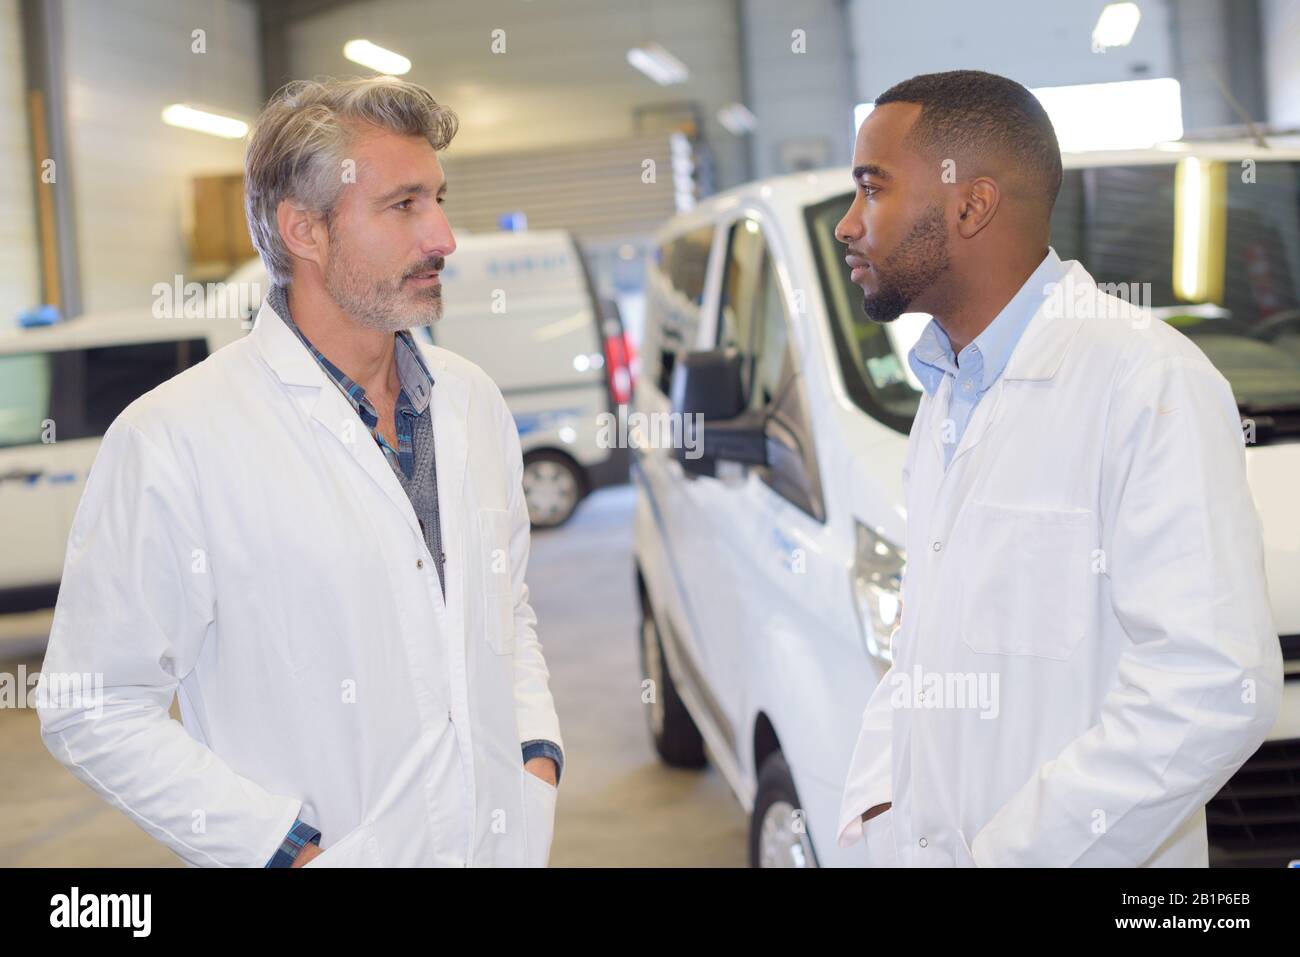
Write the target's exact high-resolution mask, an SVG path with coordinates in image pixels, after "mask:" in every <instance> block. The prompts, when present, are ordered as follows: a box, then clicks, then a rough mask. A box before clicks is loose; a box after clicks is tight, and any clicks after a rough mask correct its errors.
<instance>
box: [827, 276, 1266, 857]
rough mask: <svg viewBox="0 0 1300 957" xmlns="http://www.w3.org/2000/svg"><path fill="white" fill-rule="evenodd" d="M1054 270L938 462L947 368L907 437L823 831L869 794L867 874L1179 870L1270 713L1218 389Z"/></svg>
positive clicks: (1200, 847)
mask: <svg viewBox="0 0 1300 957" xmlns="http://www.w3.org/2000/svg"><path fill="white" fill-rule="evenodd" d="M1067 266H1068V270H1069V271H1068V274H1067V277H1066V279H1065V281H1063V283H1062V284H1061V288H1062V289H1063V290H1065V292H1066V294H1065V295H1064V296H1062V297H1061V298H1059V299H1056V300H1053V299H1052V298H1047V299H1045V300H1044V305H1043V307H1042V308H1040V309H1039V310H1038V312H1037V313H1036V314H1035V316H1034V317H1033V319H1032V320H1031V322H1030V324H1029V326H1028V327H1027V328H1026V330H1025V333H1024V335H1023V337H1022V338H1021V341H1020V343H1019V344H1018V346H1017V348H1016V349H1015V351H1014V353H1013V354H1012V356H1011V359H1010V361H1009V362H1008V365H1007V368H1006V370H1005V372H1004V374H1003V376H1002V377H1001V379H1000V380H999V381H998V382H997V383H995V385H994V386H993V387H992V388H991V389H990V390H989V392H988V393H987V394H986V395H985V396H984V397H983V399H982V400H981V401H980V404H979V405H978V406H977V407H976V409H975V412H974V413H973V415H972V418H971V421H970V422H969V424H968V427H967V429H966V432H965V434H964V435H963V437H962V439H961V442H960V443H959V445H958V448H957V450H956V451H955V453H954V455H953V458H952V463H951V466H950V467H949V469H948V470H947V472H946V473H945V471H944V467H943V456H942V436H943V430H944V421H943V420H944V417H945V416H944V412H943V410H944V409H946V408H947V406H948V390H949V388H950V386H951V379H950V378H945V380H944V382H943V384H942V386H941V387H940V388H939V390H938V391H937V393H936V395H934V396H930V395H928V394H927V395H925V396H923V397H922V399H921V403H920V408H919V410H918V412H917V415H916V420H915V422H914V424H913V426H912V432H911V436H910V438H909V441H908V450H907V458H906V462H905V466H904V483H905V488H906V495H907V570H906V574H905V576H904V582H903V613H902V622H901V626H900V630H899V632H898V633H897V635H896V637H895V641H894V646H893V649H894V652H893V653H894V661H893V665H892V667H891V668H890V670H889V671H888V672H887V673H886V674H885V676H884V678H883V679H882V681H881V683H880V685H879V686H878V687H877V688H876V690H875V692H874V693H873V694H872V696H871V698H870V701H869V703H868V705H867V708H866V710H865V713H864V715H863V721H862V729H861V732H860V736H859V739H858V744H857V747H856V749H855V751H854V755H853V758H852V762H851V767H850V770H849V774H848V779H847V783H846V786H845V792H844V798H843V803H842V806H841V811H840V822H839V841H840V844H841V845H842V846H848V845H850V844H852V843H854V842H855V841H857V840H858V839H859V838H860V837H861V836H862V834H863V831H864V826H863V825H862V823H861V820H860V816H861V814H862V812H863V811H865V810H867V809H868V808H870V807H873V806H875V805H877V804H881V803H884V802H887V801H892V802H893V807H892V809H891V810H888V811H886V812H884V813H883V814H881V815H879V816H877V817H875V818H873V819H872V820H870V821H869V822H867V823H866V825H865V832H866V834H865V836H866V840H867V855H866V856H867V862H868V863H869V864H873V865H879V866H893V865H902V866H909V865H918V866H929V865H937V866H972V865H975V866H1070V865H1077V866H1135V865H1173V866H1205V865H1206V863H1207V853H1208V848H1207V842H1206V830H1205V813H1204V805H1205V803H1206V802H1207V801H1208V800H1209V799H1210V798H1211V797H1212V796H1213V795H1214V794H1215V792H1216V791H1218V789H1219V788H1220V787H1221V786H1222V785H1223V783H1224V782H1225V781H1226V780H1227V779H1228V778H1229V777H1231V775H1232V774H1233V772H1234V771H1235V770H1236V769H1237V768H1238V767H1239V766H1240V765H1241V763H1242V762H1243V761H1245V759H1246V758H1247V757H1249V756H1250V754H1251V753H1252V752H1253V751H1254V750H1255V748H1256V747H1258V745H1259V744H1260V742H1261V741H1263V740H1264V738H1265V736H1266V735H1267V733H1268V731H1269V729H1270V728H1271V726H1272V724H1273V721H1274V717H1275V714H1276V710H1277V707H1278V700H1279V695H1280V692H1281V682H1282V665H1281V653H1280V650H1279V645H1278V639H1277V633H1276V631H1275V630H1274V628H1273V624H1272V618H1271V615H1270V611H1269V601H1268V595H1267V592H1266V586H1265V579H1264V559H1263V550H1262V545H1261V538H1260V529H1259V520H1258V516H1257V514H1256V512H1255V509H1254V506H1253V503H1252V501H1251V498H1250V492H1249V489H1248V488H1247V484H1246V475H1245V465H1244V451H1243V441H1242V431H1241V425H1240V421H1239V416H1238V412H1237V408H1236V405H1235V403H1234V401H1233V397H1232V393H1231V390H1230V388H1229V386H1228V384H1227V382H1226V380H1225V379H1224V378H1223V377H1222V375H1220V374H1219V372H1218V371H1217V370H1216V369H1215V368H1214V367H1213V365H1212V364H1211V363H1210V362H1209V360H1208V359H1207V358H1206V357H1205V356H1204V354H1203V353H1202V352H1201V351H1200V350H1199V349H1198V348H1196V346H1195V345H1193V344H1192V342H1191V341H1190V340H1189V339H1187V338H1186V337H1185V336H1183V335H1182V334H1181V333H1179V332H1177V331H1175V330H1174V329H1172V328H1171V327H1169V326H1167V325H1166V324H1165V323H1164V322H1162V321H1159V320H1153V319H1150V318H1149V317H1147V318H1146V319H1143V318H1134V317H1133V316H1131V315H1123V304H1122V303H1120V302H1119V301H1118V300H1116V299H1113V298H1112V297H1108V296H1103V295H1102V294H1101V292H1100V291H1098V290H1097V288H1096V284H1095V283H1094V282H1093V281H1092V278H1091V277H1090V276H1089V275H1088V273H1087V272H1086V270H1084V269H1083V267H1082V266H1080V265H1079V264H1078V263H1077V262H1071V263H1068V264H1067ZM1062 302H1064V304H1065V305H1064V307H1062V305H1061V303H1062ZM1117 313H1119V315H1117ZM918 669H919V671H918ZM931 675H937V676H938V679H937V680H942V681H944V682H945V683H946V684H947V683H950V684H949V685H948V687H949V689H950V690H948V691H947V692H946V693H939V692H938V691H937V688H938V685H935V684H930V685H928V687H929V688H930V689H931V694H930V696H922V697H920V698H919V699H918V697H917V696H916V695H915V694H912V696H910V697H909V696H908V694H909V691H913V692H914V690H915V689H916V688H917V687H920V688H922V689H925V688H927V684H926V683H927V682H928V681H935V680H936V679H932V678H930V676H931ZM918 677H919V678H920V680H919V681H918V680H917V679H918ZM995 679H996V690H997V694H996V695H992V694H989V695H988V696H987V698H986V701H995V702H996V707H995V708H990V707H987V706H985V707H981V706H979V705H978V704H977V705H976V706H969V705H971V703H972V701H974V700H975V698H976V696H975V695H971V694H969V693H968V694H967V695H966V697H965V701H964V703H965V704H966V705H968V706H966V707H963V706H962V705H963V697H962V691H961V689H962V688H964V689H965V690H966V691H967V692H970V691H973V690H974V689H976V688H977V687H978V682H979V681H981V680H983V681H984V688H985V689H986V690H989V691H991V690H992V689H993V688H994V687H995V686H994V680H995ZM936 703H937V704H941V705H944V707H926V706H918V705H926V704H929V705H934V704H936ZM909 705H910V706H909ZM982 715H989V716H988V717H984V716H982Z"/></svg>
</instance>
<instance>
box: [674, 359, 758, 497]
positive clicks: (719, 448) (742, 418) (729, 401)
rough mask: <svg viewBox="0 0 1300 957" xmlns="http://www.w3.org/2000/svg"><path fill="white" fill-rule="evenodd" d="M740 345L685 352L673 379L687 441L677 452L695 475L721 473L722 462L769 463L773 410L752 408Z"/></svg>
mask: <svg viewBox="0 0 1300 957" xmlns="http://www.w3.org/2000/svg"><path fill="white" fill-rule="evenodd" d="M743 361H744V358H743V357H742V356H741V355H740V353H739V352H737V351H736V350H735V349H732V348H726V349H709V350H706V351H701V352H689V353H687V354H685V355H684V356H682V357H681V359H680V360H679V362H678V370H677V373H676V376H675V378H674V381H673V394H672V406H673V412H674V413H675V415H676V416H678V417H679V418H680V419H681V421H682V431H681V434H682V436H683V442H682V444H681V445H680V446H678V447H677V448H676V449H675V450H674V452H673V455H674V457H675V458H676V459H677V461H678V462H680V463H681V465H682V470H683V471H685V472H687V473H689V474H691V475H709V476H716V475H717V465H718V462H737V463H740V464H743V465H766V464H767V434H766V431H765V425H766V420H767V413H766V412H765V411H764V410H762V409H747V408H746V403H745V392H744V386H743V383H742V381H741V368H742V363H743Z"/></svg>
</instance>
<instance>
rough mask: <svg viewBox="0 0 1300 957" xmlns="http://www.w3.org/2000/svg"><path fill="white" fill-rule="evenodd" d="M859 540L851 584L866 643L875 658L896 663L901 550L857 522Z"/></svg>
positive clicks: (899, 618)
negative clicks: (894, 643) (894, 652)
mask: <svg viewBox="0 0 1300 957" xmlns="http://www.w3.org/2000/svg"><path fill="white" fill-rule="evenodd" d="M853 524H854V526H855V537H856V539H857V542H856V547H855V548H854V554H853V569H852V573H851V584H852V587H853V608H854V610H855V611H856V612H857V614H858V626H859V627H860V628H861V629H862V639H863V641H865V642H866V645H867V651H868V652H869V653H870V654H871V655H872V657H874V658H877V659H879V660H880V661H883V662H885V663H886V664H888V663H890V662H892V661H893V648H892V643H893V638H894V632H895V631H897V630H898V623H899V621H900V620H901V618H902V612H903V566H904V565H905V564H906V560H907V559H906V555H905V553H904V552H903V550H902V549H901V548H899V547H898V546H896V545H894V544H893V543H892V542H890V541H889V540H888V539H885V538H883V537H882V536H880V535H878V534H876V533H875V532H873V531H872V530H871V529H869V528H867V526H865V525H863V524H862V523H861V522H859V521H854V523H853Z"/></svg>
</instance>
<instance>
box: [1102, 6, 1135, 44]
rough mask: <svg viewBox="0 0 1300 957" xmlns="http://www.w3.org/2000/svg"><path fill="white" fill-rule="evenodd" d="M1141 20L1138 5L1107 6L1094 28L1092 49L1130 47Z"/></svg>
mask: <svg viewBox="0 0 1300 957" xmlns="http://www.w3.org/2000/svg"><path fill="white" fill-rule="evenodd" d="M1141 19H1142V11H1141V10H1139V9H1138V5H1137V4H1136V3H1108V4H1106V6H1105V7H1103V8H1102V11H1101V16H1099V17H1098V18H1097V25H1096V26H1095V27H1093V28H1092V48H1093V49H1094V50H1105V49H1108V48H1110V47H1126V46H1128V45H1129V43H1131V42H1132V40H1133V34H1134V33H1136V32H1137V28H1138V21H1140V20H1141Z"/></svg>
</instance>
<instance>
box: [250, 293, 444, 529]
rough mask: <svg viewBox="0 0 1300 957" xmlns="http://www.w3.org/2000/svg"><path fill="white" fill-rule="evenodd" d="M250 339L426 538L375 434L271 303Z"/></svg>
mask: <svg viewBox="0 0 1300 957" xmlns="http://www.w3.org/2000/svg"><path fill="white" fill-rule="evenodd" d="M249 337H250V338H251V339H252V340H253V342H254V344H255V345H256V346H257V349H258V351H259V352H260V353H261V354H262V357H263V359H265V360H266V363H267V365H269V366H270V367H271V369H272V371H274V372H275V374H276V375H277V376H278V377H279V378H280V381H282V382H283V383H284V384H285V385H286V386H289V387H290V394H291V397H292V398H293V399H294V401H295V402H297V403H298V405H299V407H300V408H302V409H303V410H304V411H306V412H307V413H308V414H309V415H310V416H311V418H312V419H313V420H314V421H316V422H319V423H320V424H321V426H322V427H323V428H324V429H325V431H326V432H328V433H329V434H330V435H331V436H332V437H333V439H334V440H335V441H336V442H338V443H339V444H340V445H341V446H343V448H344V449H346V450H347V452H348V454H349V455H350V456H351V457H352V458H353V460H354V461H355V462H356V463H357V465H359V466H360V467H361V469H362V470H363V471H364V472H365V473H366V474H367V475H369V476H370V478H371V479H372V480H373V481H374V482H375V484H376V485H378V486H379V489H380V491H382V492H383V493H384V495H385V496H387V497H388V500H389V501H390V502H391V503H392V504H393V506H394V507H395V508H396V509H397V510H398V511H399V512H401V513H402V517H403V518H404V519H405V520H406V523H407V525H409V526H410V527H411V529H412V530H413V531H414V532H415V534H416V535H417V536H421V537H422V533H421V531H420V522H419V519H418V518H417V517H416V515H415V509H414V508H412V507H411V500H410V498H409V497H408V496H407V494H406V490H405V489H403V488H402V483H401V482H399V481H398V480H397V476H396V475H395V474H393V468H392V466H391V465H389V464H388V460H387V459H386V458H385V457H384V453H383V452H382V451H381V450H380V448H379V444H378V443H377V442H375V440H374V438H373V437H372V436H371V435H370V430H369V429H367V428H366V425H365V423H364V422H362V421H361V419H360V417H359V416H358V415H357V413H356V410H355V409H353V408H352V405H351V403H349V402H348V400H347V399H346V398H345V397H344V395H343V393H342V392H340V391H339V389H338V387H337V386H335V385H334V383H332V382H331V381H330V379H329V376H328V375H327V374H326V373H325V370H324V369H322V368H321V367H320V364H319V363H318V362H317V361H316V360H315V359H314V358H312V355H311V353H309V352H308V351H307V350H306V348H305V347H304V346H303V344H302V343H301V342H300V341H299V340H298V337H297V336H295V335H294V334H293V332H292V330H290V329H289V327H288V326H286V325H285V324H284V321H283V320H282V319H281V318H280V317H279V316H278V315H277V314H276V312H275V310H274V309H272V308H271V306H270V304H269V303H264V304H263V305H262V309H261V311H260V312H259V313H258V314H257V321H256V323H255V324H254V326H253V331H252V332H251V333H249Z"/></svg>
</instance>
